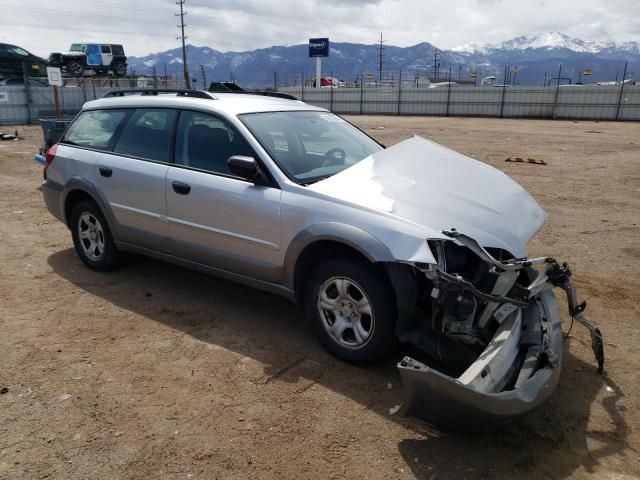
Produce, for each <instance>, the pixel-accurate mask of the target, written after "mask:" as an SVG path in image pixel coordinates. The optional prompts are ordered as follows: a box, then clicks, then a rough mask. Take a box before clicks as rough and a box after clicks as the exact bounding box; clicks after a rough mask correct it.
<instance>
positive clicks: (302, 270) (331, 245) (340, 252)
mask: <svg viewBox="0 0 640 480" xmlns="http://www.w3.org/2000/svg"><path fill="white" fill-rule="evenodd" d="M333 258H354V259H357V260H359V261H362V262H365V263H368V264H371V261H370V260H369V259H368V258H367V257H366V256H365V255H363V254H362V253H361V252H360V251H358V250H356V249H355V248H353V247H350V246H349V245H345V244H344V243H340V242H337V241H334V240H320V241H317V242H314V243H312V244H311V245H307V246H306V247H305V248H304V250H303V251H302V252H301V253H300V256H299V257H298V260H297V261H296V267H295V270H294V277H293V279H294V288H295V294H296V299H298V300H300V299H301V298H302V294H303V292H304V283H305V281H306V280H307V279H308V278H309V275H311V272H312V271H313V269H314V268H315V267H316V266H317V265H320V264H321V263H323V262H325V261H327V260H331V259H333ZM380 270H381V271H382V272H383V273H384V269H382V268H381V269H380ZM385 276H386V273H385Z"/></svg>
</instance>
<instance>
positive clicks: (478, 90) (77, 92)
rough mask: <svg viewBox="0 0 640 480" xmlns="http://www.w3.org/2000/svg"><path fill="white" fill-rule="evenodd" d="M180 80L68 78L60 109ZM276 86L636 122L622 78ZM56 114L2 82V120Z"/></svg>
mask: <svg viewBox="0 0 640 480" xmlns="http://www.w3.org/2000/svg"><path fill="white" fill-rule="evenodd" d="M405 78H406V77H405ZM45 81H46V80H45ZM184 86H185V85H184V82H180V81H177V80H176V79H175V78H173V77H157V78H152V77H148V78H142V79H141V78H135V79H129V78H123V79H89V78H85V79H67V80H66V84H65V86H64V87H60V88H59V99H60V107H61V112H62V115H63V116H65V117H69V116H73V115H75V114H76V113H77V112H78V111H79V110H80V109H81V108H82V105H83V104H84V103H85V102H87V101H90V100H94V99H96V98H100V97H102V96H103V95H104V94H105V93H107V92H108V91H111V90H114V89H130V88H184ZM278 91H281V92H285V93H289V94H293V95H294V96H296V97H297V98H298V99H300V100H302V101H304V102H307V103H310V104H312V105H317V106H320V107H324V108H327V109H328V110H331V111H333V112H336V113H342V114H355V115H434V116H486V117H505V118H567V119H577V120H640V86H638V85H631V84H626V83H625V84H617V85H615V84H614V85H603V86H601V85H560V86H558V85H555V86H547V87H530V86H510V85H501V86H482V87H473V86H469V85H460V84H454V83H449V82H442V83H438V84H435V83H431V84H430V85H425V84H423V83H421V82H420V81H419V79H417V78H416V79H415V80H411V81H395V82H393V83H391V82H389V83H386V82H377V83H369V84H368V83H367V82H359V83H358V84H349V85H346V86H337V87H321V88H313V87H311V86H310V84H309V82H301V83H299V84H298V85H297V86H292V87H282V88H278ZM53 116H55V102H54V95H53V88H52V87H49V86H46V83H42V79H34V78H30V79H28V81H27V82H23V84H21V85H5V86H3V85H1V84H0V125H2V124H4V125H7V124H24V123H35V122H37V121H38V119H40V118H47V117H53Z"/></svg>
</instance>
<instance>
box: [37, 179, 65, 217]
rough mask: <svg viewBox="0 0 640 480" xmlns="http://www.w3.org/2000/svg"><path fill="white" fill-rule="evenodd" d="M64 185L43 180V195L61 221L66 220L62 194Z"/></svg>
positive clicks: (50, 208)
mask: <svg viewBox="0 0 640 480" xmlns="http://www.w3.org/2000/svg"><path fill="white" fill-rule="evenodd" d="M63 192H64V187H63V186H62V185H60V184H59V183H56V182H52V181H51V180H48V179H47V180H45V181H44V182H42V197H43V198H44V203H45V205H46V206H47V209H48V210H49V211H50V212H51V214H52V215H53V216H54V217H56V218H57V219H58V220H60V221H61V222H65V218H64V206H63V204H62V196H63Z"/></svg>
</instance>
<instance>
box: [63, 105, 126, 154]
mask: <svg viewBox="0 0 640 480" xmlns="http://www.w3.org/2000/svg"><path fill="white" fill-rule="evenodd" d="M126 116H127V112H126V110H91V111H87V112H83V113H82V114H81V115H80V116H79V117H78V118H77V119H76V121H75V122H73V124H72V125H71V126H70V127H69V130H68V131H67V134H66V135H65V136H64V139H63V140H62V142H63V143H69V144H72V145H78V146H81V147H89V148H95V149H97V150H109V148H110V146H111V143H112V140H113V139H114V135H115V133H116V130H117V129H118V127H119V126H120V123H122V121H123V120H124V119H125V117H126Z"/></svg>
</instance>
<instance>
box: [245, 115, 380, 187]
mask: <svg viewBox="0 0 640 480" xmlns="http://www.w3.org/2000/svg"><path fill="white" fill-rule="evenodd" d="M240 118H241V120H242V121H243V122H244V124H245V125H246V126H247V128H248V129H249V130H250V131H251V133H252V134H253V135H254V136H255V137H256V138H257V140H258V141H259V142H260V144H261V145H262V146H263V147H264V148H265V150H267V152H269V155H271V158H273V159H274V160H275V161H276V163H277V164H278V165H279V166H280V168H281V169H282V170H283V171H284V172H285V173H286V174H287V176H288V177H289V178H291V179H293V180H295V181H296V182H298V183H302V184H310V183H313V182H316V181H318V180H322V179H324V178H327V177H330V176H332V175H335V174H336V173H339V172H341V171H343V170H345V169H346V168H349V167H350V166H352V165H355V164H356V163H358V162H359V161H361V160H362V159H364V158H366V157H368V156H369V155H371V154H372V153H375V152H378V151H380V150H382V146H380V145H379V144H378V143H376V142H375V141H374V140H373V139H371V138H370V137H368V136H367V135H366V134H365V133H363V132H361V131H360V130H358V129H357V128H356V127H354V126H353V125H351V124H350V123H349V122H347V121H346V120H343V119H342V118H340V117H338V116H337V115H334V114H333V113H328V112H268V113H249V114H244V115H240Z"/></svg>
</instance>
